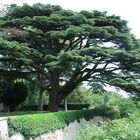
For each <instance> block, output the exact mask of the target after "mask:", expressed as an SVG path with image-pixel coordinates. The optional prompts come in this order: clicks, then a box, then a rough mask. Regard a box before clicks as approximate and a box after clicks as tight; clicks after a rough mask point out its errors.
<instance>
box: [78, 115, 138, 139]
mask: <svg viewBox="0 0 140 140" xmlns="http://www.w3.org/2000/svg"><path fill="white" fill-rule="evenodd" d="M139 117H140V113H135V114H133V115H131V116H130V117H128V118H125V119H119V120H114V121H111V122H105V123H102V124H101V125H100V126H95V125H88V126H86V127H85V128H83V129H81V131H80V136H79V140H139V139H140V119H139Z"/></svg>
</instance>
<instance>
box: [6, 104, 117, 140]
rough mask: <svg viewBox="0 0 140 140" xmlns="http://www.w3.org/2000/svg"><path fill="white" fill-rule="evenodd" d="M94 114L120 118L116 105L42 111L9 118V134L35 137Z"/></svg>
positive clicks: (89, 117)
mask: <svg viewBox="0 0 140 140" xmlns="http://www.w3.org/2000/svg"><path fill="white" fill-rule="evenodd" d="M94 116H103V117H108V118H110V119H115V118H119V117H120V114H119V111H118V110H116V108H114V107H103V106H102V107H98V108H95V109H93V110H78V111H68V112H55V113H41V114H35V115H23V116H17V117H16V118H13V119H9V120H8V126H9V134H10V135H13V134H15V133H17V132H19V133H21V134H23V135H24V136H25V137H26V138H27V139H29V138H30V137H32V138H35V137H37V136H39V135H41V134H44V133H48V132H52V131H54V130H56V129H63V128H64V127H65V126H67V125H68V124H69V123H71V122H73V121H75V120H77V121H78V122H79V120H80V119H81V118H85V119H86V120H90V119H92V118H93V117H94Z"/></svg>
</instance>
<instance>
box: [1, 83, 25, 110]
mask: <svg viewBox="0 0 140 140" xmlns="http://www.w3.org/2000/svg"><path fill="white" fill-rule="evenodd" d="M27 95H28V88H27V86H26V85H25V84H24V83H22V82H16V83H12V84H11V85H9V86H7V89H6V91H5V92H4V94H3V96H2V102H3V103H4V104H5V105H6V106H9V107H10V111H13V110H14V109H15V108H16V107H17V106H18V105H19V104H20V103H22V102H24V101H25V100H26V97H27Z"/></svg>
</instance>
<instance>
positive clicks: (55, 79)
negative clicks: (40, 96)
mask: <svg viewBox="0 0 140 140" xmlns="http://www.w3.org/2000/svg"><path fill="white" fill-rule="evenodd" d="M59 76H60V74H59V73H58V72H56V71H53V72H50V85H51V90H50V94H49V104H48V109H49V110H50V111H51V112H57V111H58V109H59V108H58V107H59V103H60V95H59V94H58V90H59V88H60V86H59Z"/></svg>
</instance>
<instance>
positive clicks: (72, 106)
mask: <svg viewBox="0 0 140 140" xmlns="http://www.w3.org/2000/svg"><path fill="white" fill-rule="evenodd" d="M89 106H90V104H86V103H83V104H81V103H77V104H76V103H68V104H67V108H68V110H82V109H83V108H85V109H88V107H89ZM47 108H48V105H43V110H47ZM59 108H60V109H64V104H61V105H59ZM20 110H21V111H36V110H38V105H24V106H22V107H21V108H20Z"/></svg>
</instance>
